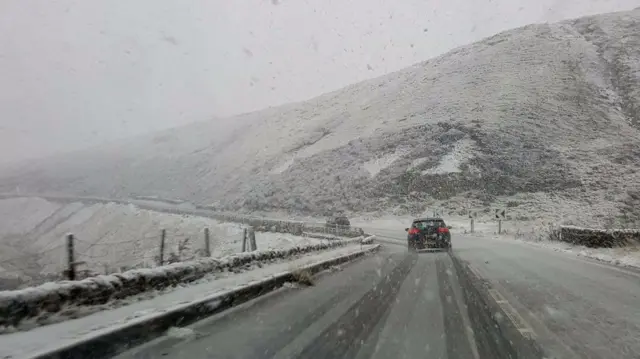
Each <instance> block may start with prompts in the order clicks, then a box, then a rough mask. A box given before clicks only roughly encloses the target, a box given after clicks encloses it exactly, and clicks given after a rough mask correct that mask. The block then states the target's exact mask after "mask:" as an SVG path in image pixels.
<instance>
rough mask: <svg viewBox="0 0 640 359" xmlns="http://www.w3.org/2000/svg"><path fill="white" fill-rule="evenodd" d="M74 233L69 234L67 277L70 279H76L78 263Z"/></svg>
mask: <svg viewBox="0 0 640 359" xmlns="http://www.w3.org/2000/svg"><path fill="white" fill-rule="evenodd" d="M75 261H76V260H75V256H74V248H73V234H71V233H70V234H68V235H67V277H68V278H69V280H76V264H75Z"/></svg>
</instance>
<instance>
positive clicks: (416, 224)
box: [405, 218, 451, 252]
mask: <svg viewBox="0 0 640 359" xmlns="http://www.w3.org/2000/svg"><path fill="white" fill-rule="evenodd" d="M450 228H451V227H448V226H447V225H446V224H445V223H444V220H443V219H442V218H417V219H414V220H413V222H412V223H411V228H405V231H407V247H408V248H409V251H411V252H415V251H418V250H420V249H428V248H439V249H447V250H449V249H451V232H450V231H449V229H450Z"/></svg>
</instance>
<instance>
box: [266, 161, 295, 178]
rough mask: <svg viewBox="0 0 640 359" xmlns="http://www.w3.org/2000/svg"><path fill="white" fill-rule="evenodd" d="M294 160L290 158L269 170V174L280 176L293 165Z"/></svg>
mask: <svg viewBox="0 0 640 359" xmlns="http://www.w3.org/2000/svg"><path fill="white" fill-rule="evenodd" d="M293 161H294V158H290V159H288V160H286V161H284V162H283V163H281V164H280V165H278V166H276V167H275V168H274V169H272V170H271V174H280V173H282V172H284V171H286V170H287V169H288V168H289V167H291V165H292V164H293Z"/></svg>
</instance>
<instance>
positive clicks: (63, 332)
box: [0, 245, 378, 358]
mask: <svg viewBox="0 0 640 359" xmlns="http://www.w3.org/2000/svg"><path fill="white" fill-rule="evenodd" d="M377 246H378V245H364V246H361V245H348V246H344V247H340V248H336V249H333V250H328V251H323V252H316V253H309V254H307V255H305V256H301V257H298V258H295V259H293V260H291V261H287V262H280V263H272V264H268V265H265V266H263V267H260V268H256V269H254V270H251V271H246V272H243V273H239V274H231V273H229V272H222V273H218V274H217V275H215V276H207V277H205V278H202V279H200V280H198V281H196V282H194V283H191V284H190V285H188V286H184V287H181V288H180V290H173V291H168V292H163V293H156V295H155V296H154V297H152V298H145V300H135V297H134V298H132V299H133V300H131V303H129V304H128V305H125V306H113V307H111V308H105V309H110V310H108V311H106V312H93V313H86V314H85V313H79V314H78V315H79V316H80V317H79V318H77V319H73V320H66V321H59V322H56V323H53V324H51V325H46V326H38V324H37V323H34V324H33V329H31V330H29V331H16V332H12V333H6V334H4V335H0V358H9V357H10V358H33V357H41V356H42V355H43V354H44V353H51V352H52V351H54V350H56V349H58V348H62V347H69V346H73V345H74V344H77V343H79V342H86V341H87V340H90V339H92V338H97V337H101V336H104V335H105V334H108V333H113V332H114V331H118V330H122V329H124V328H127V327H131V326H132V325H135V324H136V323H140V322H145V321H148V320H149V319H150V318H152V317H158V316H163V315H165V314H168V313H171V312H176V311H180V310H181V309H183V308H185V307H187V306H193V305H194V304H195V303H197V302H201V303H202V302H205V305H206V306H214V307H215V306H216V305H215V303H218V304H219V303H220V301H219V300H218V301H215V300H212V301H207V299H208V298H219V297H220V296H222V295H224V294H225V293H229V292H234V291H238V290H241V289H242V288H246V287H248V286H251V285H253V284H257V283H261V282H264V281H266V280H269V279H270V278H274V277H277V276H279V275H282V274H283V273H286V272H293V271H296V270H299V269H304V268H308V267H309V266H315V265H317V264H319V263H326V262H327V261H331V260H333V259H336V258H339V257H345V256H354V255H356V254H358V253H366V252H369V251H372V250H375V248H377ZM337 269H339V267H338V268H337ZM209 304H210V305H209ZM86 308H89V307H76V308H74V309H75V310H77V311H80V310H83V309H86ZM152 329H153V328H150V327H147V330H146V331H149V330H152Z"/></svg>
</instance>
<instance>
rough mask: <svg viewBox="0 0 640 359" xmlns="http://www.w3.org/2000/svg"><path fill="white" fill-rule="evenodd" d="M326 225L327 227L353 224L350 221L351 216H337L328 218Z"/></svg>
mask: <svg viewBox="0 0 640 359" xmlns="http://www.w3.org/2000/svg"><path fill="white" fill-rule="evenodd" d="M326 226H327V227H337V226H342V227H349V226H351V222H349V218H347V217H345V216H335V217H331V218H329V219H327V223H326Z"/></svg>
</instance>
